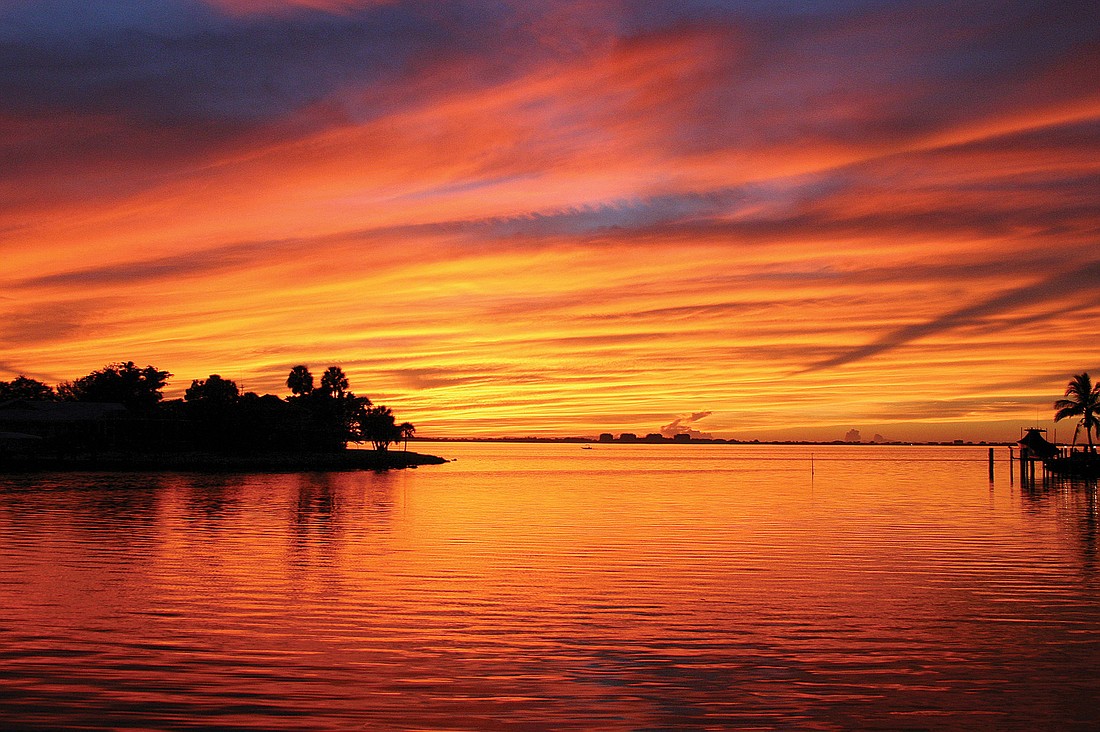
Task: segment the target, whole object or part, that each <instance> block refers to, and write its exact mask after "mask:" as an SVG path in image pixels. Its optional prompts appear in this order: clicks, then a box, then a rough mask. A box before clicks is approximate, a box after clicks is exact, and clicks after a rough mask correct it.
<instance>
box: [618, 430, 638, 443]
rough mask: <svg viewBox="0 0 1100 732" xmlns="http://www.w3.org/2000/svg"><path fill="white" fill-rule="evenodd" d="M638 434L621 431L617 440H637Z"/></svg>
mask: <svg viewBox="0 0 1100 732" xmlns="http://www.w3.org/2000/svg"><path fill="white" fill-rule="evenodd" d="M637 441H638V436H637V435H636V434H634V433H633V432H623V433H622V434H621V435H619V442H637Z"/></svg>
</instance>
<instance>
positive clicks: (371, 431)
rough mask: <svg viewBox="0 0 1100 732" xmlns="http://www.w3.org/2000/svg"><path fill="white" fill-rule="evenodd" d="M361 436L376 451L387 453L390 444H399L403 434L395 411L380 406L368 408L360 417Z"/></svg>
mask: <svg viewBox="0 0 1100 732" xmlns="http://www.w3.org/2000/svg"><path fill="white" fill-rule="evenodd" d="M358 422H359V436H360V438H361V439H364V440H367V441H368V442H370V443H371V444H372V445H373V446H374V449H375V450H378V451H379V452H385V451H386V450H387V449H389V446H390V443H393V442H398V441H399V440H400V439H401V433H400V432H399V431H398V427H397V424H396V422H395V421H394V418H393V410H391V409H390V408H389V407H386V406H383V405H381V404H380V405H378V406H376V407H368V408H367V409H365V410H364V411H363V412H362V413H361V414H360V415H359V420H358Z"/></svg>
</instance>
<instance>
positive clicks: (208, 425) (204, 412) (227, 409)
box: [183, 374, 241, 450]
mask: <svg viewBox="0 0 1100 732" xmlns="http://www.w3.org/2000/svg"><path fill="white" fill-rule="evenodd" d="M240 396H241V393H240V389H238V388H237V384H236V383H235V382H233V381H231V380H229V379H223V378H222V377H221V376H218V375H217V374H211V375H210V378H208V379H205V380H203V379H195V380H194V381H192V382H191V386H190V387H188V389H187V391H186V392H185V393H184V395H183V400H184V402H185V404H186V405H187V416H188V417H189V418H190V420H191V423H192V425H193V428H194V435H195V439H196V440H197V441H198V442H199V443H201V444H209V445H212V446H214V447H217V448H218V449H222V450H231V449H234V448H237V447H239V445H238V443H239V442H240V436H239V435H238V434H236V430H235V429H234V428H235V423H236V422H237V421H238V420H237V417H238V416H239V415H238V414H237V411H238V410H237V409H236V406H237V403H238V401H239V400H240Z"/></svg>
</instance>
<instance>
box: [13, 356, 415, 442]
mask: <svg viewBox="0 0 1100 732" xmlns="http://www.w3.org/2000/svg"><path fill="white" fill-rule="evenodd" d="M171 376H172V374H170V373H168V372H167V371H162V370H160V369H157V368H155V367H153V366H146V367H145V368H139V367H138V366H137V365H136V364H135V363H134V362H133V361H126V362H120V363H113V364H109V365H107V366H104V367H103V368H101V369H98V370H97V371H93V372H92V373H90V374H88V375H87V376H83V377H81V378H79V379H76V380H75V381H67V382H62V383H61V384H58V385H57V387H56V388H54V387H51V386H49V385H48V384H45V383H42V382H40V381H38V380H36V379H31V378H28V377H26V376H22V375H20V376H17V377H16V378H15V379H13V380H12V381H10V382H8V381H0V403H2V402H6V401H8V400H11V399H25V400H32V401H55V402H65V401H67V402H95V403H104V402H107V403H116V404H122V405H124V406H125V407H126V408H127V409H128V410H129V412H130V413H131V414H132V415H133V417H135V418H136V419H137V421H139V422H140V424H141V425H142V426H143V427H144V428H145V429H144V432H142V433H139V432H137V431H134V430H131V431H130V432H131V439H132V441H138V442H146V443H148V442H155V443H156V442H159V443H177V444H179V443H183V444H186V445H189V446H192V447H196V448H200V449H204V450H218V451H228V452H268V451H309V452H329V451H339V450H343V449H345V448H346V447H347V443H348V442H369V443H370V444H371V445H372V446H373V447H374V449H375V450H379V451H384V450H387V449H389V446H390V445H392V444H395V443H399V442H401V441H402V440H405V441H407V440H408V438H409V437H411V436H412V435H413V434H414V433H415V432H416V428H415V427H413V425H412V424H410V423H408V422H402V423H397V421H396V419H395V418H394V415H393V412H392V411H391V410H390V409H389V407H385V406H382V405H374V404H372V403H371V400H370V399H368V398H367V397H365V396H358V395H356V394H355V393H354V392H352V391H351V390H350V384H349V382H348V377H347V375H346V374H344V371H343V369H341V368H340V367H339V366H330V367H328V368H327V369H326V370H325V372H324V373H323V374H322V375H321V380H320V385H319V386H316V387H315V386H314V379H313V374H312V373H311V372H310V370H309V368H308V367H307V366H305V365H298V366H295V367H294V368H292V369H291V370H290V374H289V375H288V377H287V380H286V385H287V387H288V388H289V389H290V391H291V396H289V397H286V398H285V399H284V398H280V397H277V396H275V395H273V394H264V395H260V394H256V393H255V392H245V393H241V390H240V388H239V387H238V386H237V384H236V383H235V382H234V381H232V380H230V379H224V378H222V377H221V376H219V375H218V374H211V375H210V376H209V377H207V378H205V379H195V380H193V381H192V382H191V386H189V387H188V388H187V391H186V392H185V393H184V396H183V399H173V400H167V401H165V400H164V398H163V394H162V393H161V392H162V390H163V388H164V386H165V384H166V383H167V382H168V379H169V377H171Z"/></svg>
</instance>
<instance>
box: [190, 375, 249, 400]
mask: <svg viewBox="0 0 1100 732" xmlns="http://www.w3.org/2000/svg"><path fill="white" fill-rule="evenodd" d="M240 395H241V391H240V389H239V388H237V384H236V382H234V381H231V380H229V379H223V378H222V377H220V376H218V375H217V374H211V375H210V378H208V379H205V380H204V379H195V380H194V381H192V382H191V386H189V387H188V388H187V391H186V392H184V395H183V399H184V401H185V402H188V403H189V404H210V405H216V406H224V405H228V404H232V403H234V402H236V401H237V399H238V398H240Z"/></svg>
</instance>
